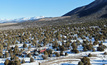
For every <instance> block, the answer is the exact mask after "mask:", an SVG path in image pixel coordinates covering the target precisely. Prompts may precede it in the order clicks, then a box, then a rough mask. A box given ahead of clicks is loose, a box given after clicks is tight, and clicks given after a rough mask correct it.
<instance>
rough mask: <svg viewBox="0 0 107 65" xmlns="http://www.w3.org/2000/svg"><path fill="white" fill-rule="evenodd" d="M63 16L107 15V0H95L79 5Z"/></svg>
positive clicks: (97, 16)
mask: <svg viewBox="0 0 107 65" xmlns="http://www.w3.org/2000/svg"><path fill="white" fill-rule="evenodd" d="M63 16H77V17H86V16H91V17H95V18H99V17H104V18H105V17H107V0H95V1H94V2H92V3H90V4H88V5H85V6H82V7H78V8H76V9H74V10H72V11H70V12H68V13H66V14H65V15H63Z"/></svg>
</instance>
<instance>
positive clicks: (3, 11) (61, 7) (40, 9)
mask: <svg viewBox="0 0 107 65" xmlns="http://www.w3.org/2000/svg"><path fill="white" fill-rule="evenodd" d="M92 1H94V0H0V19H17V18H22V17H38V16H45V17H58V16H62V15H64V14H65V13H67V12H69V11H71V10H73V9H75V8H77V7H80V6H83V5H87V4H89V3H91V2H92Z"/></svg>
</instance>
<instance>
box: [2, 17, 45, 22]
mask: <svg viewBox="0 0 107 65" xmlns="http://www.w3.org/2000/svg"><path fill="white" fill-rule="evenodd" d="M42 18H45V17H44V16H40V17H29V18H26V17H23V18H19V19H0V23H19V22H25V21H29V20H39V19H42Z"/></svg>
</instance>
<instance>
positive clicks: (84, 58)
mask: <svg viewBox="0 0 107 65" xmlns="http://www.w3.org/2000/svg"><path fill="white" fill-rule="evenodd" d="M81 61H82V62H83V63H84V65H91V63H90V59H89V58H88V57H83V58H82V59H81Z"/></svg>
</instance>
